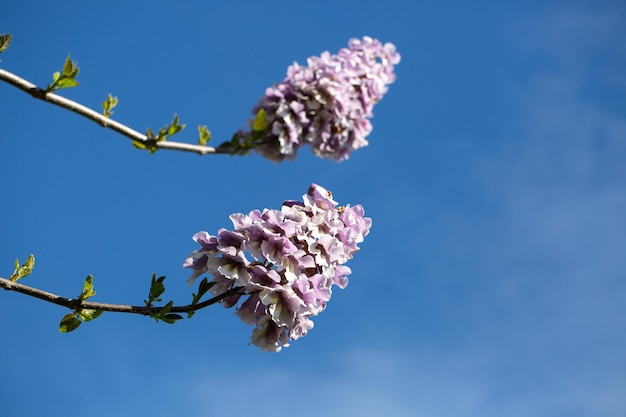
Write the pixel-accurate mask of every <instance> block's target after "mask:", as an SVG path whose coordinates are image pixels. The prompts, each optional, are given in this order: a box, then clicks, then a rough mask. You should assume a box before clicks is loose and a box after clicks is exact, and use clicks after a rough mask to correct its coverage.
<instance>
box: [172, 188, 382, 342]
mask: <svg viewBox="0 0 626 417" xmlns="http://www.w3.org/2000/svg"><path fill="white" fill-rule="evenodd" d="M364 215H365V212H364V210H363V208H362V207H361V206H359V205H357V206H354V207H350V206H345V207H338V203H337V202H336V201H334V200H333V198H332V195H331V194H330V193H329V192H328V191H327V190H326V189H324V188H323V187H320V186H319V185H316V184H313V185H311V187H309V190H308V192H307V194H305V195H304V196H303V201H301V202H298V201H286V202H285V203H284V204H283V206H282V207H281V209H280V210H270V209H264V210H263V211H259V210H253V211H251V212H250V213H249V214H247V215H245V214H241V213H235V214H232V215H231V216H230V219H231V221H232V223H233V227H234V229H233V230H227V229H220V230H219V231H218V235H217V236H212V235H209V234H208V233H206V232H199V233H196V234H195V235H194V236H193V239H194V240H195V241H196V242H197V243H198V244H199V245H200V249H198V250H196V251H193V252H191V254H190V256H189V257H188V258H187V259H186V260H185V262H184V263H183V266H184V267H185V268H190V269H193V270H194V272H193V274H192V275H191V278H189V283H190V284H191V283H193V281H194V280H195V279H196V278H198V277H199V276H200V275H202V274H205V273H206V274H208V275H211V276H212V279H211V280H212V281H213V282H214V283H215V285H214V286H213V287H211V292H212V293H213V294H214V295H219V294H222V293H224V292H225V291H228V290H229V289H231V288H234V287H240V288H242V289H243V290H245V291H244V292H242V294H237V295H233V296H231V297H228V298H227V299H225V300H224V301H222V304H223V305H224V306H225V307H232V306H234V305H237V304H238V303H239V301H241V303H239V305H238V307H237V315H238V316H239V317H240V318H241V320H242V321H244V322H245V323H247V324H253V325H254V326H255V329H254V330H253V332H252V338H251V343H252V344H254V345H256V346H259V347H260V348H261V349H262V350H268V351H274V352H277V351H279V350H280V349H281V348H282V347H285V346H288V342H289V340H296V339H298V338H300V337H302V336H304V335H306V334H307V332H308V331H309V330H311V329H312V328H313V321H311V318H312V317H314V316H316V315H317V314H319V313H320V312H322V311H323V310H324V309H325V308H326V304H327V303H328V301H329V300H330V298H331V295H332V287H333V285H336V286H338V287H339V288H345V286H346V285H347V284H348V278H347V276H348V275H350V273H351V270H350V268H348V267H347V266H345V265H343V264H344V263H346V262H347V261H348V260H349V259H350V258H352V255H353V254H354V253H356V252H357V251H358V250H359V248H358V246H357V244H358V243H361V242H362V241H363V238H364V237H365V236H367V234H368V233H369V230H370V227H371V225H372V221H371V219H369V218H366V217H364Z"/></svg>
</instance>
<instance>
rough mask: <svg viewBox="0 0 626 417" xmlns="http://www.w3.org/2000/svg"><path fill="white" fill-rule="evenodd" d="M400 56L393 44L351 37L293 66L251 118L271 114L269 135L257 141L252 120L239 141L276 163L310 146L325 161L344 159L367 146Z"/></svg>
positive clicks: (294, 155) (241, 133) (270, 88)
mask: <svg viewBox="0 0 626 417" xmlns="http://www.w3.org/2000/svg"><path fill="white" fill-rule="evenodd" d="M399 62H400V54H398V53H397V52H396V48H395V46H394V45H393V44H391V43H386V44H384V45H383V44H382V43H380V42H379V41H378V40H376V39H372V38H370V37H367V36H366V37H364V38H363V39H351V40H350V41H349V43H348V48H343V49H341V50H340V51H339V53H337V54H336V55H331V54H330V53H329V52H324V53H322V54H321V56H319V57H311V58H309V59H308V60H307V64H308V65H307V66H300V65H298V64H297V63H294V64H293V65H291V66H290V67H289V69H288V70H287V77H286V78H285V79H284V80H283V82H282V83H279V84H276V85H274V86H273V87H269V88H268V89H267V90H266V91H265V94H264V95H263V96H262V97H261V99H260V101H259V103H258V104H257V105H256V106H255V107H254V108H253V109H252V113H253V114H255V115H256V114H258V112H259V111H260V110H261V109H263V110H264V111H265V113H266V116H267V122H268V123H267V128H266V131H265V133H266V134H265V137H263V138H261V139H260V140H258V139H257V138H256V137H255V138H254V139H253V135H254V134H255V132H254V129H253V121H252V120H250V121H249V127H248V129H246V130H242V131H240V132H238V140H239V142H240V143H254V144H258V143H260V144H261V145H256V146H254V149H255V150H256V151H257V152H259V153H260V154H261V155H263V156H265V157H266V158H269V159H271V160H274V161H282V160H283V159H285V158H287V159H294V158H295V157H296V153H297V151H298V149H299V148H300V147H301V146H303V145H307V144H308V145H310V146H311V147H312V148H313V153H314V154H315V155H317V156H321V157H322V158H328V159H334V160H335V161H341V160H343V159H347V158H348V157H349V155H350V153H351V152H352V151H353V150H355V149H359V148H361V147H363V146H366V145H367V144H368V142H367V140H366V139H365V138H366V136H367V135H369V134H370V132H371V131H372V125H371V123H370V121H369V119H370V118H371V117H372V116H373V113H372V109H373V108H374V104H376V103H377V102H378V101H379V100H380V99H381V98H382V97H383V95H384V94H385V93H386V92H387V86H388V85H389V84H391V83H393V82H394V80H395V78H396V77H395V74H394V72H393V70H394V65H396V64H398V63H399Z"/></svg>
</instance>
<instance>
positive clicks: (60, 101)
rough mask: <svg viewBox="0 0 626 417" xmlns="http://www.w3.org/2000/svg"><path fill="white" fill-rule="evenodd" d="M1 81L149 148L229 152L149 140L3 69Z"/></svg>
mask: <svg viewBox="0 0 626 417" xmlns="http://www.w3.org/2000/svg"><path fill="white" fill-rule="evenodd" d="M0 80H2V81H4V82H6V83H8V84H11V85H12V86H14V87H17V88H19V89H20V90H22V91H24V92H26V93H28V94H30V95H31V96H32V97H34V98H36V99H39V100H43V101H47V102H48V103H52V104H54V105H57V106H59V107H62V108H64V109H66V110H69V111H72V112H74V113H76V114H80V115H81V116H83V117H86V118H87V119H89V120H91V121H93V122H96V123H98V124H99V125H100V126H102V127H106V128H109V129H112V130H114V131H116V132H118V133H121V134H122V135H124V136H126V137H128V138H130V139H132V140H133V141H136V142H140V143H143V144H144V145H146V147H147V148H158V149H170V150H176V151H184V152H192V153H197V154H200V155H206V154H212V153H228V151H227V150H225V149H218V148H214V147H211V146H203V145H193V144H190V143H182V142H169V141H165V140H162V141H156V140H151V139H148V137H147V136H146V135H144V134H143V133H140V132H137V131H136V130H134V129H131V128H130V127H128V126H126V125H124V124H122V123H119V122H116V121H115V120H111V119H110V118H108V117H106V116H104V115H103V114H100V113H98V112H97V111H94V110H92V109H90V108H88V107H86V106H83V105H82V104H80V103H77V102H75V101H73V100H70V99H67V98H65V97H61V96H59V95H57V94H54V93H46V91H45V90H42V89H41V88H39V87H37V86H36V85H35V84H33V83H31V82H29V81H27V80H25V79H23V78H21V77H18V76H17V75H15V74H13V73H11V72H9V71H6V70H3V69H1V68H0Z"/></svg>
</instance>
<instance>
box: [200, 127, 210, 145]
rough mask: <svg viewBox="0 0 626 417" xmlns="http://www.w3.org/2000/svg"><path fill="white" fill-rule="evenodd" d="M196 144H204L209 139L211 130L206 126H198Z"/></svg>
mask: <svg viewBox="0 0 626 417" xmlns="http://www.w3.org/2000/svg"><path fill="white" fill-rule="evenodd" d="M198 134H199V138H198V144H200V145H202V146H204V145H206V144H207V143H208V142H209V141H210V140H211V132H210V131H209V128H208V127H207V126H198Z"/></svg>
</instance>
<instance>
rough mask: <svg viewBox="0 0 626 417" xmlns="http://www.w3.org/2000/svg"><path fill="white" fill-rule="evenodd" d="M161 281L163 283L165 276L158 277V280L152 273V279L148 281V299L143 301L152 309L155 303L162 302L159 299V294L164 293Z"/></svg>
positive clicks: (163, 285)
mask: <svg viewBox="0 0 626 417" xmlns="http://www.w3.org/2000/svg"><path fill="white" fill-rule="evenodd" d="M163 281H165V276H160V277H159V278H157V277H156V274H155V273H154V272H153V273H152V278H151V280H150V291H149V292H148V299H147V300H143V302H144V303H145V304H146V306H148V307H152V305H153V304H154V302H155V301H156V302H157V303H160V302H161V301H162V299H161V298H160V297H161V294H163V293H164V292H165V284H163Z"/></svg>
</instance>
